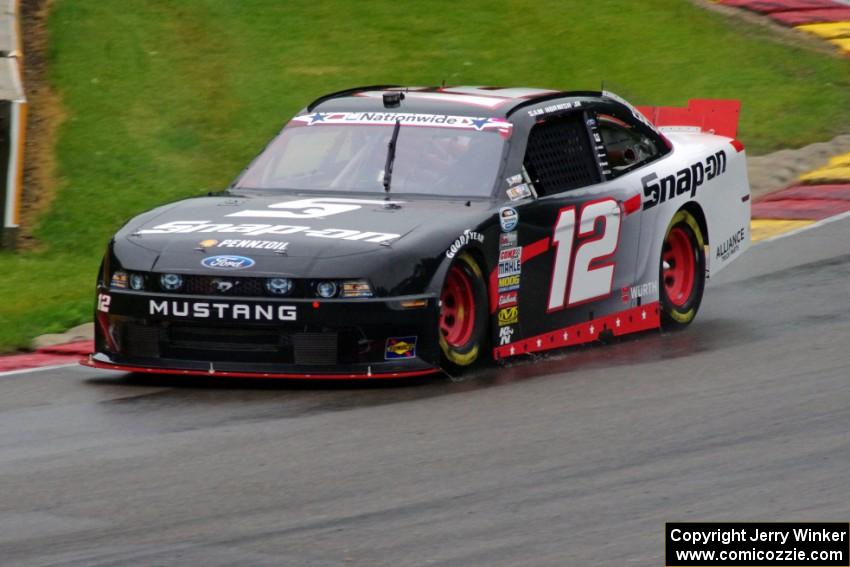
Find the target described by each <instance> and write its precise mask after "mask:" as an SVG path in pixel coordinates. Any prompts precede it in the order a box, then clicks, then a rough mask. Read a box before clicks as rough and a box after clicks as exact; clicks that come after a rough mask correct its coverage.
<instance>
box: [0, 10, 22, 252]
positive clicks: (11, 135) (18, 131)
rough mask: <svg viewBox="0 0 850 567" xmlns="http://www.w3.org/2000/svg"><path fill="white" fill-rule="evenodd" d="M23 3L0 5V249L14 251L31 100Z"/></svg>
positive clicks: (18, 221)
mask: <svg viewBox="0 0 850 567" xmlns="http://www.w3.org/2000/svg"><path fill="white" fill-rule="evenodd" d="M18 8H19V0H6V1H5V2H3V3H2V5H0V222H2V228H3V231H2V234H0V246H2V247H3V248H14V247H15V243H16V240H17V233H18V226H19V223H20V209H21V193H22V191H23V164H24V151H23V150H24V138H25V133H26V116H27V99H26V96H25V94H24V87H23V80H22V77H23V69H22V65H23V48H22V46H21V32H20V21H19V14H20V10H19V9H18Z"/></svg>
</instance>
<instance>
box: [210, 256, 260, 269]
mask: <svg viewBox="0 0 850 567" xmlns="http://www.w3.org/2000/svg"><path fill="white" fill-rule="evenodd" d="M254 264H256V262H254V260H252V259H251V258H246V257H245V256H210V257H209V258H204V259H203V260H201V265H202V266H204V267H205V268H212V269H214V270H242V269H244V268H250V267H251V266H253V265H254Z"/></svg>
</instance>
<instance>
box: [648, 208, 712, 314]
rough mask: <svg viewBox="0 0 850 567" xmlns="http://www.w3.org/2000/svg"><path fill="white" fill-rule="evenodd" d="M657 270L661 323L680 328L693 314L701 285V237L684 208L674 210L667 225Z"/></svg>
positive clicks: (702, 249)
mask: <svg viewBox="0 0 850 567" xmlns="http://www.w3.org/2000/svg"><path fill="white" fill-rule="evenodd" d="M659 271H660V276H659V280H660V283H661V286H660V287H661V289H660V295H661V325H662V327H663V328H665V329H668V330H672V329H680V328H684V327H685V326H687V325H688V324H689V323H690V322H691V321H693V320H694V317H696V314H697V311H698V310H699V306H700V303H701V302H702V294H703V290H704V289H705V240H704V237H703V234H702V230H701V229H700V226H699V223H698V222H697V220H696V218H694V216H693V215H692V214H691V213H689V212H688V211H684V210H682V211H679V212H677V213H676V214H675V215H674V216H673V220H671V221H670V226H668V227H667V234H666V235H665V237H664V244H663V246H662V249H661V265H660V267H659Z"/></svg>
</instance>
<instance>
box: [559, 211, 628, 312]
mask: <svg viewBox="0 0 850 567" xmlns="http://www.w3.org/2000/svg"><path fill="white" fill-rule="evenodd" d="M579 217H580V220H579V223H578V225H576V208H575V207H572V206H570V207H564V208H563V209H561V210H560V212H559V213H558V221H557V222H556V223H555V231H554V233H553V235H552V241H553V242H554V243H555V265H554V266H553V268H552V283H551V286H550V288H549V306H548V309H547V311H557V310H558V309H563V308H564V302H565V301H566V302H567V305H568V306H569V305H577V304H579V303H585V302H587V301H591V300H593V299H597V298H600V297H605V296H607V295H609V294H610V293H611V285H612V284H613V283H614V262H607V263H602V261H603V260H607V259H609V258H611V257H613V256H614V253H615V252H616V251H617V244H618V242H619V240H620V206H619V205H618V204H617V201H615V200H614V199H602V200H600V201H591V202H590V203H586V204H585V205H584V206H583V207H582V208H581V213H580V215H579ZM599 220H601V221H602V230H600V231H599V234H598V235H596V236H592V235H593V234H594V232H595V229H596V222H597V221H599ZM584 237H590V238H586V239H584V240H581V242H578V240H579V239H582V238H584ZM574 243H575V254H573V244H574ZM593 263H595V265H594V266H593V267H591V264H593ZM571 272H572V277H571V274H570V273H571Z"/></svg>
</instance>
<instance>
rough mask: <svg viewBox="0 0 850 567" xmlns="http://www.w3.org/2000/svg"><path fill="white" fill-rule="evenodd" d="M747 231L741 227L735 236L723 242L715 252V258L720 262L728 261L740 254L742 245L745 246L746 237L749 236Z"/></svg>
mask: <svg viewBox="0 0 850 567" xmlns="http://www.w3.org/2000/svg"><path fill="white" fill-rule="evenodd" d="M746 230H747V229H746V227H741V228H739V229H738V230H737V231H735V234H733V235H732V236H730V237H729V238H727V239H726V240H724V241H723V242H721V243H720V246H718V247H717V251H716V252H715V258H717V259H718V260H728V259H729V257H731V256H732V255H733V254H735V253H736V252H738V251H739V250H740V249H741V244H743V242H744V237H745V236H746V234H747V232H746Z"/></svg>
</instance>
